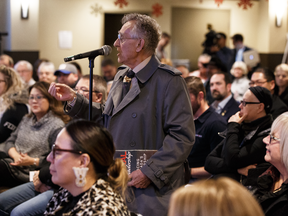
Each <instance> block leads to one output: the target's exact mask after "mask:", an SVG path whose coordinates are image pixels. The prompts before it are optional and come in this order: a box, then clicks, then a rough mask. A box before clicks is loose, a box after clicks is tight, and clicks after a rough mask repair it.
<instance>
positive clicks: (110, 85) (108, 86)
mask: <svg viewBox="0 0 288 216" xmlns="http://www.w3.org/2000/svg"><path fill="white" fill-rule="evenodd" d="M112 84H113V81H109V82H107V96H108V95H109V92H110V90H111V87H112Z"/></svg>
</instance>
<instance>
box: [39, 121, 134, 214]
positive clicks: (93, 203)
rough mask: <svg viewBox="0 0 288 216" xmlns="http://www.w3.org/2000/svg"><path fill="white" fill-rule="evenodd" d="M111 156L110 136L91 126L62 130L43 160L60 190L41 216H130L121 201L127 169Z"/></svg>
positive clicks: (74, 125)
mask: <svg viewBox="0 0 288 216" xmlns="http://www.w3.org/2000/svg"><path fill="white" fill-rule="evenodd" d="M114 153H115V147H114V144H113V139H112V136H111V135H110V134H109V132H108V131H107V130H106V129H104V128H100V127H98V126H97V124H96V123H95V122H90V121H86V120H78V121H74V122H71V123H69V124H68V125H67V126H65V128H64V129H62V130H61V132H60V133H59V135H58V136H57V139H56V142H55V144H54V145H53V148H52V152H51V153H50V154H49V155H48V157H47V160H48V161H49V162H50V163H51V165H50V173H51V174H52V181H53V183H54V184H57V185H59V186H61V188H60V189H59V191H58V192H56V193H55V194H54V196H53V197H52V198H51V200H50V202H49V204H48V205H47V209H46V212H45V213H44V215H63V214H67V215H78V214H79V215H130V213H129V211H128V210H127V206H126V204H125V202H124V199H123V196H124V191H125V188H126V185H127V181H128V174H127V169H126V166H125V164H124V163H123V162H122V160H121V159H115V160H114V159H113V156H114Z"/></svg>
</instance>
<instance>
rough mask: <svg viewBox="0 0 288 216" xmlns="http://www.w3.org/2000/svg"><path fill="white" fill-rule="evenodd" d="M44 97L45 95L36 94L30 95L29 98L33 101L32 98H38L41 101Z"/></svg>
mask: <svg viewBox="0 0 288 216" xmlns="http://www.w3.org/2000/svg"><path fill="white" fill-rule="evenodd" d="M42 98H45V97H44V96H41V95H36V96H29V100H30V101H32V100H34V99H35V100H36V101H39V100H41V99H42Z"/></svg>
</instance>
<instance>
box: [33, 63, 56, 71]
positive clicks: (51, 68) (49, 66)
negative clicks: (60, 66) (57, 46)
mask: <svg viewBox="0 0 288 216" xmlns="http://www.w3.org/2000/svg"><path fill="white" fill-rule="evenodd" d="M42 68H46V69H47V70H48V71H49V72H51V73H54V72H55V66H54V64H53V63H52V62H42V63H41V64H40V65H39V67H38V71H37V73H39V72H40V71H41V69H42Z"/></svg>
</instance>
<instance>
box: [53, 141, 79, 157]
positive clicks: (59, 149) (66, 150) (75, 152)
mask: <svg viewBox="0 0 288 216" xmlns="http://www.w3.org/2000/svg"><path fill="white" fill-rule="evenodd" d="M56 151H62V152H70V153H74V154H78V155H81V154H83V152H82V151H77V150H73V149H61V148H57V145H56V144H55V143H54V144H53V145H52V148H51V153H52V159H53V160H55V154H56Z"/></svg>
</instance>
